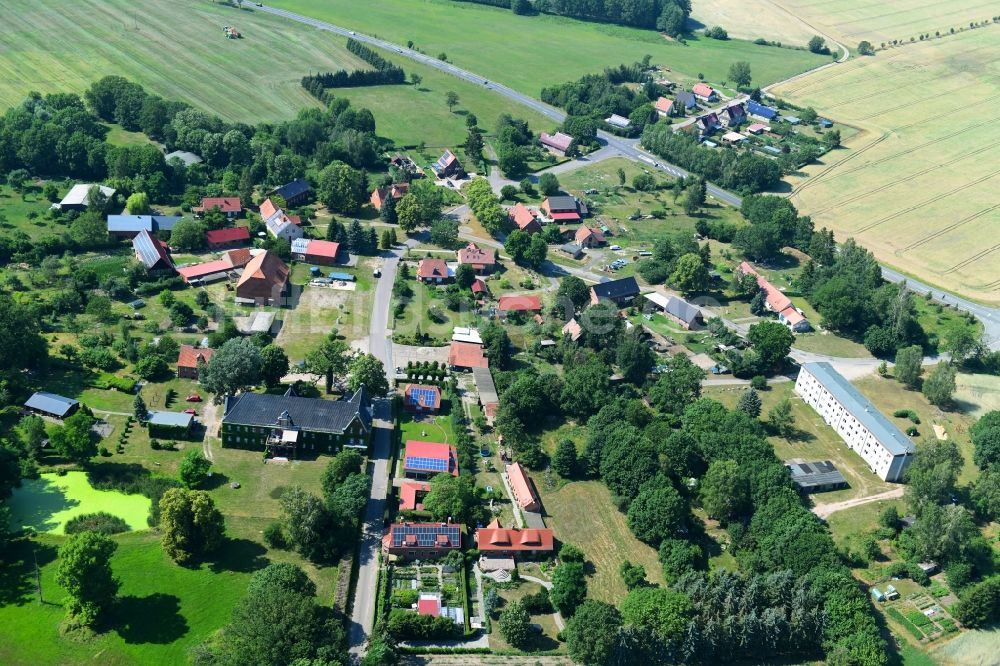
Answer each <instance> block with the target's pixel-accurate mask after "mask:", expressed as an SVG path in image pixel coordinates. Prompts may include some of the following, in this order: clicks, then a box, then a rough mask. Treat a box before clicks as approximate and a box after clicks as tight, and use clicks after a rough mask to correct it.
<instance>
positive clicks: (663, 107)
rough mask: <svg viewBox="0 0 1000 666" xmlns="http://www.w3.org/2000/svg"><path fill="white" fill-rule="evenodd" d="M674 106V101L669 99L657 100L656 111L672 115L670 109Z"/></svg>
mask: <svg viewBox="0 0 1000 666" xmlns="http://www.w3.org/2000/svg"><path fill="white" fill-rule="evenodd" d="M673 105H674V102H673V100H670V99H667V98H666V97H661V98H660V99H658V100H656V110H657V111H662V112H663V113H670V107H672V106H673Z"/></svg>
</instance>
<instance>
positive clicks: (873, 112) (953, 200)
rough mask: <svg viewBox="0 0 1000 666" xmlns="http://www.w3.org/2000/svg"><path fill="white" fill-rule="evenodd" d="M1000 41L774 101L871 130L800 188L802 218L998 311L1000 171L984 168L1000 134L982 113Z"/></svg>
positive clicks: (837, 71)
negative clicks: (944, 106)
mask: <svg viewBox="0 0 1000 666" xmlns="http://www.w3.org/2000/svg"><path fill="white" fill-rule="evenodd" d="M836 4H845V2H840V3H836ZM924 4H925V5H926V3H924ZM828 5H829V3H826V4H821V5H815V7H816V8H819V9H820V10H821V11H827V10H828V8H829V7H828ZM927 6H937V7H939V8H940V9H941V10H942V11H945V12H947V11H949V10H948V9H947V8H946V7H944V6H943V5H940V4H938V5H934V3H931V4H930V5H927ZM870 9H871V10H876V9H877V10H878V11H879V12H881V11H882V8H876V6H875V5H870ZM857 25H858V26H859V27H860V26H862V25H863V24H861V23H859V24H857ZM915 25H916V24H915ZM998 30H1000V27H998V26H992V27H988V28H983V29H978V30H971V31H968V32H965V33H963V34H961V35H956V36H954V37H947V38H944V39H940V40H930V41H927V42H922V43H917V44H913V45H907V46H905V47H902V48H898V49H893V50H890V51H886V52H879V53H878V55H876V56H875V57H872V58H859V59H856V60H852V61H850V62H848V63H846V64H844V65H838V66H837V67H833V68H829V69H826V70H823V71H821V72H815V73H813V74H810V75H808V76H805V77H803V78H801V79H798V80H796V81H794V82H790V83H788V84H785V85H782V86H778V87H777V88H776V89H775V90H774V91H773V92H774V93H775V94H776V95H778V96H780V97H783V98H785V99H788V100H789V101H792V102H794V103H796V104H800V105H808V106H812V107H814V108H815V109H816V110H817V111H818V112H819V113H820V114H823V115H829V116H830V117H831V118H833V119H834V120H836V121H838V122H842V123H846V124H849V125H854V126H857V127H858V128H860V129H861V130H863V131H862V132H861V133H860V134H858V135H857V136H855V137H853V138H851V139H848V140H847V141H846V142H845V146H846V149H844V150H838V151H834V152H833V153H830V154H829V155H827V156H825V157H824V158H823V160H822V162H821V163H819V164H815V165H811V166H809V167H807V168H805V169H804V170H803V175H802V176H801V177H793V178H792V179H791V180H790V182H791V183H792V185H793V196H792V200H793V201H794V203H795V204H796V206H798V208H799V210H800V211H802V212H803V213H804V214H807V215H811V216H812V219H813V221H814V222H815V224H816V226H817V227H823V226H825V227H828V228H831V229H833V230H834V232H836V234H837V237H838V240H844V239H846V238H849V237H853V238H856V239H857V240H858V241H859V242H860V243H862V244H863V245H864V246H865V247H867V248H868V249H870V250H871V251H872V252H873V253H874V254H875V255H876V256H877V257H878V258H879V260H880V261H882V262H884V263H886V264H888V265H890V266H893V267H895V268H897V269H899V270H900V271H902V272H904V273H906V274H908V275H913V276H915V277H917V278H919V279H921V280H924V281H926V282H928V283H929V284H933V285H936V286H939V287H940V288H943V289H949V290H953V291H957V292H959V293H962V294H963V295H965V296H968V297H971V298H974V299H977V300H980V301H983V302H988V303H997V302H1000V296H998V294H1000V291H998V286H1000V252H998V251H997V250H1000V245H998V244H997V243H996V241H995V240H993V239H994V236H995V235H996V234H995V233H992V234H991V233H990V230H991V229H995V222H996V219H997V214H996V210H997V205H996V197H995V192H996V189H997V182H998V181H997V179H998V177H1000V168H996V166H995V165H994V164H993V163H991V162H990V161H989V160H988V159H986V157H987V156H988V155H990V154H992V153H991V152H990V151H992V150H994V148H995V146H996V145H997V144H998V143H1000V126H998V124H997V123H993V122H991V121H990V120H989V119H988V118H987V117H985V116H984V115H983V112H984V111H985V110H986V109H987V108H988V107H987V106H986V105H987V104H988V102H989V100H992V99H993V98H994V97H996V96H997V95H998V94H1000V76H998V75H1000V39H997V36H998V34H1000V33H998ZM907 36H908V35H905V34H903V35H900V34H894V35H893V37H907ZM886 89H891V90H892V94H891V95H885V94H883V91H885V90H886ZM941 96H947V98H948V99H949V105H948V106H949V111H948V112H947V113H942V112H941V107H940V105H939V104H938V103H937V102H936V100H937V99H940V98H941Z"/></svg>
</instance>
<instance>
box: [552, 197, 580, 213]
mask: <svg viewBox="0 0 1000 666" xmlns="http://www.w3.org/2000/svg"><path fill="white" fill-rule="evenodd" d="M549 209H550V210H554V211H560V210H577V203H576V199H575V198H573V197H568V196H566V195H561V196H557V197H549Z"/></svg>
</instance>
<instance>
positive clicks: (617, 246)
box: [611, 245, 622, 250]
mask: <svg viewBox="0 0 1000 666" xmlns="http://www.w3.org/2000/svg"><path fill="white" fill-rule="evenodd" d="M611 249H612V250H620V249H622V246H621V245H612V246H611Z"/></svg>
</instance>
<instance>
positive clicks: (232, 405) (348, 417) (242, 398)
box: [222, 386, 372, 435]
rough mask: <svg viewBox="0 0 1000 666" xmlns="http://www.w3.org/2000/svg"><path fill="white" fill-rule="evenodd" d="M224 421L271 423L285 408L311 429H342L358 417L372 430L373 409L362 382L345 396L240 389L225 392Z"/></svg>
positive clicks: (295, 421) (295, 420)
mask: <svg viewBox="0 0 1000 666" xmlns="http://www.w3.org/2000/svg"><path fill="white" fill-rule="evenodd" d="M225 411H226V415H225V416H223V417H222V422H223V423H233V424H238V425H248V426H257V427H271V426H273V425H274V424H275V423H277V421H278V417H279V416H280V415H281V413H282V412H288V416H289V417H290V418H291V421H292V424H294V425H295V426H297V427H299V428H301V429H303V430H310V431H314V432H329V433H333V434H338V435H339V434H341V433H343V432H344V431H345V430H346V429H347V427H348V426H349V425H350V424H351V422H352V421H353V420H354V419H355V417H358V418H360V419H361V424H362V425H363V426H364V428H365V430H366V431H371V425H372V411H371V401H370V400H369V398H368V392H367V391H366V390H365V387H364V386H362V387H361V388H359V389H358V390H357V392H356V393H355V394H354V395H353V396H351V397H350V398H349V399H346V400H320V399H318V398H300V397H299V396H297V395H295V394H294V393H292V392H291V390H289V391H288V392H287V393H286V394H285V395H273V394H269V393H265V394H261V393H241V394H240V395H237V396H227V397H226V404H225Z"/></svg>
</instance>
